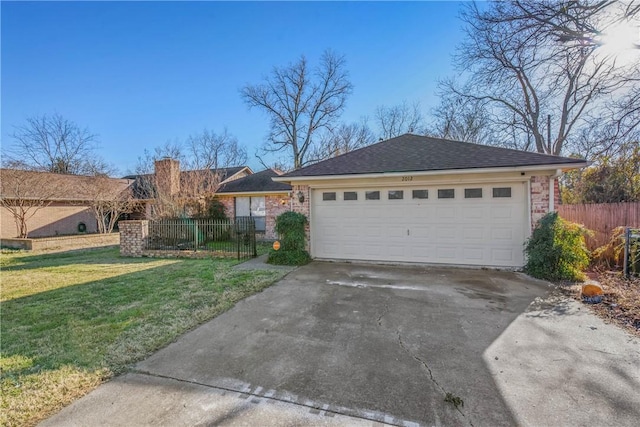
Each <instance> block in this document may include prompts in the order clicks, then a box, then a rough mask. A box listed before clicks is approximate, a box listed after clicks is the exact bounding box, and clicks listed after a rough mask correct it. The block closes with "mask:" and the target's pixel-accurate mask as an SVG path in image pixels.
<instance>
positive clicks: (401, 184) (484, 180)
mask: <svg viewBox="0 0 640 427" xmlns="http://www.w3.org/2000/svg"><path fill="white" fill-rule="evenodd" d="M530 178H531V177H523V176H513V177H508V178H504V177H502V178H501V177H490V178H482V179H478V178H468V179H456V180H452V179H451V177H443V178H442V179H439V180H433V181H425V182H420V181H406V182H384V181H381V182H379V183H371V184H369V183H367V184H363V183H353V182H346V183H342V184H332V183H330V182H321V183H317V184H309V188H311V189H312V190H318V189H323V188H355V187H358V188H363V189H364V188H365V187H366V188H376V187H397V188H401V187H420V186H433V185H445V184H446V185H449V184H451V185H457V184H460V185H463V184H474V183H476V184H491V183H502V182H525V181H527V180H528V179H530Z"/></svg>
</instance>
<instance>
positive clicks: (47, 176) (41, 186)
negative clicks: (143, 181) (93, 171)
mask: <svg viewBox="0 0 640 427" xmlns="http://www.w3.org/2000/svg"><path fill="white" fill-rule="evenodd" d="M132 184H133V181H132V180H129V179H120V178H109V177H107V176H84V175H66V174H59V173H51V172H38V171H28V170H20V169H0V196H1V197H2V198H4V199H16V198H18V199H24V200H39V199H46V200H52V201H74V202H78V201H90V200H96V199H99V200H111V199H114V198H116V197H118V196H120V195H121V194H122V193H123V192H124V191H126V190H127V189H129V188H130V186H131V185H132Z"/></svg>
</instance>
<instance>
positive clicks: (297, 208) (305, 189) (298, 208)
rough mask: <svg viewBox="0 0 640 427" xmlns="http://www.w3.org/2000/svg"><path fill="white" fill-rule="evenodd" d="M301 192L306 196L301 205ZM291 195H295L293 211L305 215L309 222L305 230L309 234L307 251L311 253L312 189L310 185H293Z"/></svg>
mask: <svg viewBox="0 0 640 427" xmlns="http://www.w3.org/2000/svg"><path fill="white" fill-rule="evenodd" d="M300 192H302V194H303V195H304V202H302V203H300V201H299V198H298V193H300ZM291 194H292V195H293V211H294V212H299V213H301V214H304V215H305V216H306V217H307V219H308V220H309V222H308V223H307V226H306V228H305V232H306V234H307V246H306V249H307V251H309V252H310V251H311V231H310V230H311V228H310V224H311V215H310V214H309V213H310V212H311V189H310V188H309V186H308V185H293V186H292V190H291Z"/></svg>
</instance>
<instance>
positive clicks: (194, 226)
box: [193, 220, 198, 252]
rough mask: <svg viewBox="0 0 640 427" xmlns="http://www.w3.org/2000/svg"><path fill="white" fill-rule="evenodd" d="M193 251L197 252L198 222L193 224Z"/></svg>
mask: <svg viewBox="0 0 640 427" xmlns="http://www.w3.org/2000/svg"><path fill="white" fill-rule="evenodd" d="M193 228H194V230H193V251H194V252H198V220H195V221H194V222H193Z"/></svg>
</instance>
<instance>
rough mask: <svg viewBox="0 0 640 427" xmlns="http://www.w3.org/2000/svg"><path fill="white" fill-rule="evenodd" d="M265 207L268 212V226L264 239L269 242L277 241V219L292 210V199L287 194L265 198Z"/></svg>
mask: <svg viewBox="0 0 640 427" xmlns="http://www.w3.org/2000/svg"><path fill="white" fill-rule="evenodd" d="M265 206H266V210H267V218H266V222H267V226H266V231H265V235H264V237H265V239H267V240H275V239H277V238H278V236H277V234H276V218H277V217H278V216H279V215H280V214H283V213H285V212H288V211H289V210H291V199H290V197H289V196H288V195H287V194H282V195H275V196H267V197H265Z"/></svg>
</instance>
